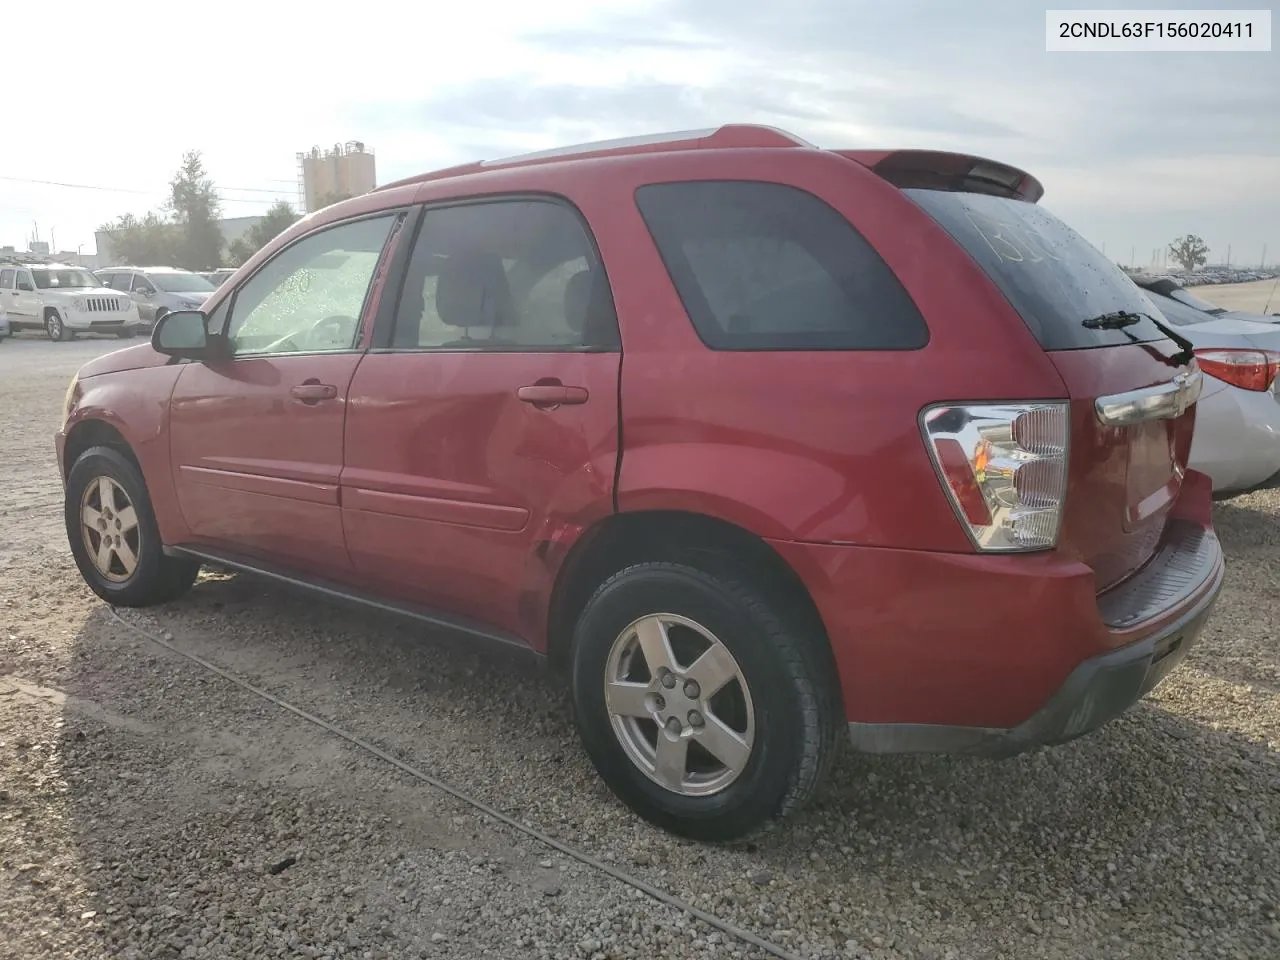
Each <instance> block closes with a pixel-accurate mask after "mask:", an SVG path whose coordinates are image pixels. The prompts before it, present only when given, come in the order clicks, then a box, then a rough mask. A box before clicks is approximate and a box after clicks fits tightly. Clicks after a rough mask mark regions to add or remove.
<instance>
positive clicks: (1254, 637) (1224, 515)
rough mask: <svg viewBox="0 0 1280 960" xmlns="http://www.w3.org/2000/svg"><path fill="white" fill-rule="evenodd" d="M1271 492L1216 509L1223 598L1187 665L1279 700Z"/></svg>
mask: <svg viewBox="0 0 1280 960" xmlns="http://www.w3.org/2000/svg"><path fill="white" fill-rule="evenodd" d="M1274 493H1275V491H1268V492H1267V493H1258V494H1252V495H1245V496H1242V497H1240V498H1238V499H1236V500H1231V501H1226V502H1224V503H1219V504H1217V505H1216V507H1215V508H1214V523H1215V525H1216V527H1217V530H1218V536H1219V538H1220V539H1221V540H1222V548H1223V552H1224V553H1225V554H1226V558H1227V576H1226V582H1225V584H1224V586H1223V591H1222V596H1221V598H1220V599H1219V601H1218V605H1217V608H1216V609H1215V611H1214V615H1213V618H1212V619H1211V620H1210V621H1209V624H1208V627H1207V629H1206V630H1205V634H1204V636H1203V637H1202V638H1201V640H1200V643H1199V644H1198V645H1197V646H1196V647H1195V648H1193V650H1192V653H1191V655H1190V656H1189V657H1188V663H1189V665H1191V666H1192V667H1193V668H1194V669H1197V670H1200V671H1203V672H1204V673H1208V674H1211V675H1213V676H1216V677H1219V678H1221V679H1223V680H1226V681H1228V682H1230V683H1233V684H1250V685H1254V686H1258V687H1262V688H1264V689H1265V690H1267V691H1269V692H1270V694H1271V695H1273V696H1280V622H1278V620H1280V611H1278V609H1277V605H1276V599H1277V597H1276V587H1275V585H1276V584H1277V583H1280V513H1278V512H1277V511H1276V510H1275V509H1274V507H1272V509H1267V506H1268V504H1270V503H1271V501H1270V500H1266V499H1264V498H1266V497H1270V496H1273V495H1274Z"/></svg>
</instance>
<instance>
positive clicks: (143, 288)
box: [133, 273, 156, 293]
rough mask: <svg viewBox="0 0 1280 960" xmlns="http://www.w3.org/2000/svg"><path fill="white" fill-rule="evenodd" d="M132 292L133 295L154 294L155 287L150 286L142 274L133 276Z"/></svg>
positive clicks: (150, 283) (149, 282)
mask: <svg viewBox="0 0 1280 960" xmlns="http://www.w3.org/2000/svg"><path fill="white" fill-rule="evenodd" d="M133 290H134V292H135V293H155V292H156V288H155V285H154V284H152V282H151V281H150V280H148V279H147V278H146V277H145V276H144V275H143V274H141V273H135V274H133Z"/></svg>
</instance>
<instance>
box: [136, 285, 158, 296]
mask: <svg viewBox="0 0 1280 960" xmlns="http://www.w3.org/2000/svg"><path fill="white" fill-rule="evenodd" d="M138 292H139V293H140V294H142V295H143V296H144V297H154V296H155V295H156V292H155V291H154V290H152V289H151V288H150V287H139V288H138Z"/></svg>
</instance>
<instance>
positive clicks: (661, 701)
mask: <svg viewBox="0 0 1280 960" xmlns="http://www.w3.org/2000/svg"><path fill="white" fill-rule="evenodd" d="M653 705H654V706H655V707H657V708H658V709H659V710H665V709H667V701H666V699H665V698H664V697H663V696H662V694H658V695H657V696H656V697H654V698H653Z"/></svg>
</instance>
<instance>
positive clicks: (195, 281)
mask: <svg viewBox="0 0 1280 960" xmlns="http://www.w3.org/2000/svg"><path fill="white" fill-rule="evenodd" d="M150 277H151V282H152V283H154V284H155V285H156V286H157V287H159V288H160V289H161V290H163V291H164V292H165V293H212V292H213V290H214V286H213V284H212V283H210V282H209V281H208V280H206V279H205V278H204V277H202V276H200V274H198V273H153V274H150Z"/></svg>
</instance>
